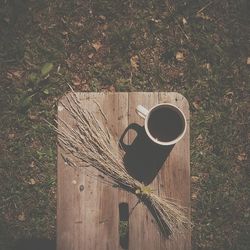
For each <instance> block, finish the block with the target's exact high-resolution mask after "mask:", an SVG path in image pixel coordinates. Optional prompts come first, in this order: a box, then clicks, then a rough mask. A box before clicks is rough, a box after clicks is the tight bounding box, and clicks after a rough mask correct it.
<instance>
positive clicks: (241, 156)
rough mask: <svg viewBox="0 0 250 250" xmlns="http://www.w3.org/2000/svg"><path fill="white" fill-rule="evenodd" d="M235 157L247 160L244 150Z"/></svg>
mask: <svg viewBox="0 0 250 250" xmlns="http://www.w3.org/2000/svg"><path fill="white" fill-rule="evenodd" d="M237 159H238V160H239V161H245V160H247V155H246V153H245V152H243V153H240V154H239V155H238V156H237Z"/></svg>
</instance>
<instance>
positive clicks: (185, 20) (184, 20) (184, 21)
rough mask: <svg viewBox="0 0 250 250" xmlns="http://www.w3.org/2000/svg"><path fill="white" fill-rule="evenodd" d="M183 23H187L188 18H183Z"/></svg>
mask: <svg viewBox="0 0 250 250" xmlns="http://www.w3.org/2000/svg"><path fill="white" fill-rule="evenodd" d="M182 23H183V24H184V25H185V24H187V19H186V18H185V17H183V18H182Z"/></svg>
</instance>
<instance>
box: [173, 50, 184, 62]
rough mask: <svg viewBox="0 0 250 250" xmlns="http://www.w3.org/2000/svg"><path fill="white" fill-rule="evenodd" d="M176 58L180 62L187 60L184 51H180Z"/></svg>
mask: <svg viewBox="0 0 250 250" xmlns="http://www.w3.org/2000/svg"><path fill="white" fill-rule="evenodd" d="M175 58H176V60H177V61H179V62H183V61H184V60H185V56H184V53H183V52H180V51H178V52H177V53H176V55H175Z"/></svg>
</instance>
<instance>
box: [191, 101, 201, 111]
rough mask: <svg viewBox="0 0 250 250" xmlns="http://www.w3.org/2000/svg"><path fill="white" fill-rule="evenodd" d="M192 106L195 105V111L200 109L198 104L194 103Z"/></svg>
mask: <svg viewBox="0 0 250 250" xmlns="http://www.w3.org/2000/svg"><path fill="white" fill-rule="evenodd" d="M192 104H193V106H194V108H195V109H197V110H198V109H200V105H199V104H198V103H196V102H193V103H192Z"/></svg>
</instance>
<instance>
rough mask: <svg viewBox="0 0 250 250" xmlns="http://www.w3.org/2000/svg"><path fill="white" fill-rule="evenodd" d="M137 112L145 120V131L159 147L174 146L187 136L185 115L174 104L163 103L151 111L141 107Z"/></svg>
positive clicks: (138, 107)
mask: <svg viewBox="0 0 250 250" xmlns="http://www.w3.org/2000/svg"><path fill="white" fill-rule="evenodd" d="M136 111H137V113H138V114H139V115H140V116H141V117H143V118H144V119H145V130H146V133H147V135H148V136H149V138H150V139H151V140H152V141H154V142H155V143H157V144H159V145H163V146H164V145H165V146H167V145H173V144H175V143H176V142H178V141H179V140H180V139H181V138H182V137H183V136H184V134H185V131H186V126H187V122H186V118H185V115H184V113H183V112H182V111H181V110H180V109H179V108H178V107H177V106H175V105H173V104H170V103H161V104H158V105H156V106H154V107H153V108H151V109H150V110H147V109H146V108H144V107H143V106H141V105H139V106H137V108H136Z"/></svg>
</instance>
